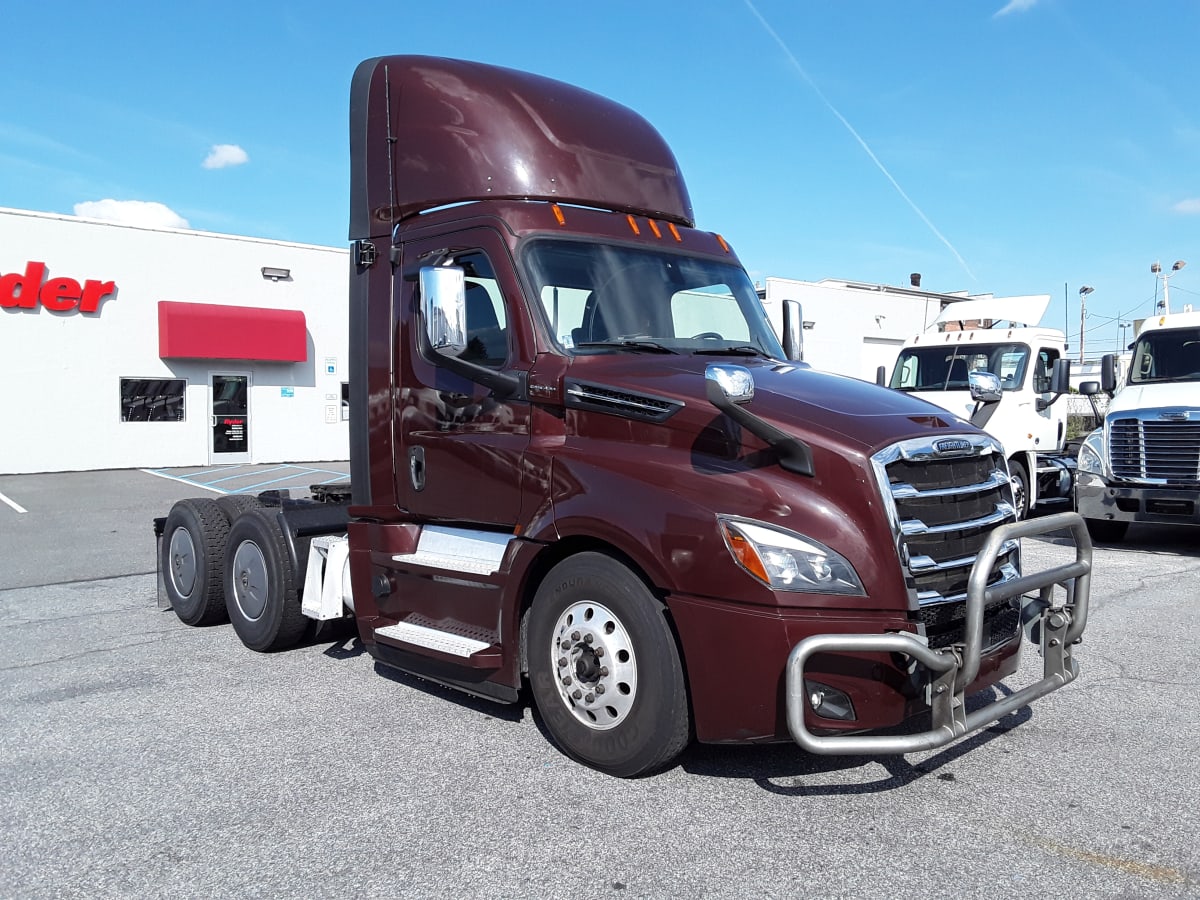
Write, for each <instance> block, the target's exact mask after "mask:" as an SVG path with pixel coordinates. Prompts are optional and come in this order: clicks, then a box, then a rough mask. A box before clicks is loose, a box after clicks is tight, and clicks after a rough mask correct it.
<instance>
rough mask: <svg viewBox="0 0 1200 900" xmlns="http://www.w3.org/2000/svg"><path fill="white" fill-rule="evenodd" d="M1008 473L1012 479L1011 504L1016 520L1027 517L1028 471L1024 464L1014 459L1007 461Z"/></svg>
mask: <svg viewBox="0 0 1200 900" xmlns="http://www.w3.org/2000/svg"><path fill="white" fill-rule="evenodd" d="M1008 474H1009V477H1010V478H1011V479H1012V490H1013V506H1014V507H1016V510H1017V521H1018V522H1020V521H1021V520H1023V519H1026V518H1028V517H1029V473H1028V472H1027V471H1025V464H1024V463H1021V462H1018V461H1017V460H1015V459H1010V460H1009V461H1008Z"/></svg>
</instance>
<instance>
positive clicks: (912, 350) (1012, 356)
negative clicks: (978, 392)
mask: <svg viewBox="0 0 1200 900" xmlns="http://www.w3.org/2000/svg"><path fill="white" fill-rule="evenodd" d="M1029 355H1030V354H1029V347H1028V346H1026V345H1025V344H972V345H971V346H970V347H969V348H968V347H962V346H957V345H954V346H947V345H942V346H940V347H939V346H929V347H907V348H905V349H904V350H901V351H900V356H899V357H898V358H897V359H896V367H895V368H894V369H893V370H892V380H891V385H890V386H891V387H893V388H896V389H897V390H901V391H966V390H970V387H971V386H970V383H969V381H968V378H967V376H968V375H969V374H970V373H971V372H991V373H993V374H994V375H998V376H999V377H1000V387H1001V389H1002V390H1006V391H1015V390H1017V389H1019V388H1020V387H1021V385H1022V384H1023V383H1024V381H1025V370H1026V369H1028V368H1029ZM1039 374H1041V373H1039ZM1047 380H1048V379H1047ZM1039 388H1040V390H1041V391H1046V390H1049V387H1048V386H1046V387H1040V386H1039Z"/></svg>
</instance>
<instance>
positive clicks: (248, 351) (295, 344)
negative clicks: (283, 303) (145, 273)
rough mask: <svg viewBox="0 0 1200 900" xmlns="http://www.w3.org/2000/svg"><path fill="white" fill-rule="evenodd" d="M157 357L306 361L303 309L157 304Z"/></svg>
mask: <svg viewBox="0 0 1200 900" xmlns="http://www.w3.org/2000/svg"><path fill="white" fill-rule="evenodd" d="M158 355H159V357H160V358H161V359H253V360H264V361H270V362H305V361H306V360H307V359H308V335H307V331H306V329H305V324H304V313H302V312H301V311H299V310H295V309H259V308H256V307H247V306H217V305H216V304H212V303H177V302H175V301H172V300H160V301H159V302H158Z"/></svg>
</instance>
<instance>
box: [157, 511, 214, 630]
mask: <svg viewBox="0 0 1200 900" xmlns="http://www.w3.org/2000/svg"><path fill="white" fill-rule="evenodd" d="M228 533H229V523H228V522H227V521H226V519H225V514H224V513H223V512H221V508H220V507H219V506H217V504H216V503H214V502H213V501H212V500H208V499H197V500H180V501H179V502H178V503H176V504H175V505H174V506H172V507H171V512H170V513H168V515H167V521H166V524H165V525H164V526H163V535H162V545H161V549H160V551H159V570H160V571H161V572H162V573H163V587H164V589H165V590H166V593H167V599H168V600H169V601H170V603H171V608H172V609H174V610H175V615H177V616H179V620H180V621H181V622H183V623H184V624H185V625H216V624H217V623H219V622H224V621H225V599H224V597H223V595H222V590H221V573H222V570H223V568H224V564H225V536H226V535H227V534H228Z"/></svg>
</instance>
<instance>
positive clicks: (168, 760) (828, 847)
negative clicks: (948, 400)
mask: <svg viewBox="0 0 1200 900" xmlns="http://www.w3.org/2000/svg"><path fill="white" fill-rule="evenodd" d="M311 468H312V469H321V468H325V466H324V465H323V464H322V465H314V466H312V467H311ZM169 474H172V475H175V476H178V478H180V479H183V480H176V478H174V477H172V478H166V477H161V476H160V475H158V474H151V473H148V472H142V471H121V472H99V473H96V472H93V473H68V474H60V475H36V476H0V495H2V496H3V498H5V499H6V502H3V503H0V536H2V537H0V636H2V637H3V640H4V646H5V652H4V654H3V659H2V661H0V721H2V722H3V728H2V729H0V778H2V782H0V783H3V785H4V787H5V802H4V804H3V805H2V806H0V842H2V846H3V847H4V851H3V853H2V854H0V896H2V897H158V896H167V895H171V896H175V897H179V896H184V897H216V896H256V897H282V896H288V897H291V896H297V897H299V896H304V897H333V896H338V895H346V894H353V895H357V896H363V897H422V898H424V897H455V898H459V897H497V898H510V897H581V896H587V897H614V898H619V897H664V898H665V897H672V898H674V897H739V898H740V897H864V898H871V897H881V898H882V897H887V898H909V897H911V898H942V897H945V898H950V897H997V898H998V897H1004V898H1011V897H1013V896H1017V897H1055V898H1062V897H1089V898H1090V897H1122V898H1125V897H1133V898H1137V897H1155V898H1157V897H1200V849H1198V845H1200V840H1198V837H1200V803H1198V800H1200V792H1198V789H1197V781H1198V777H1200V766H1198V764H1197V761H1196V760H1197V755H1196V749H1195V748H1196V747H1197V745H1198V743H1200V690H1198V686H1200V676H1198V675H1197V658H1196V652H1195V646H1196V643H1195V640H1196V634H1197V633H1198V629H1200V612H1198V611H1200V577H1198V576H1200V535H1193V534H1191V533H1187V532H1185V533H1178V532H1169V531H1165V530H1162V529H1150V528H1134V529H1131V531H1130V534H1129V539H1128V540H1127V541H1126V542H1125V543H1123V544H1122V545H1120V546H1098V547H1097V548H1096V551H1095V564H1094V573H1095V574H1094V578H1093V589H1092V611H1091V618H1090V622H1089V625H1088V630H1087V632H1086V634H1085V640H1084V644H1083V645H1082V647H1081V648H1080V650H1079V654H1078V658H1079V659H1080V660H1081V663H1082V668H1083V674H1082V675H1081V677H1080V679H1079V680H1078V681H1076V682H1075V683H1073V684H1071V685H1068V686H1067V687H1065V688H1063V689H1062V690H1060V691H1058V692H1056V693H1053V694H1051V695H1049V696H1048V697H1045V698H1043V699H1042V700H1040V701H1038V702H1037V703H1035V704H1033V705H1032V706H1031V707H1029V708H1026V709H1023V710H1021V711H1019V712H1017V713H1015V714H1013V715H1012V716H1009V717H1007V718H1006V719H1004V720H1002V721H1001V722H999V723H997V724H996V725H994V726H993V727H991V728H989V729H987V730H986V731H984V732H982V733H980V734H978V735H976V736H974V737H971V738H969V739H967V740H965V741H963V742H961V743H959V744H955V745H951V746H950V747H948V748H945V749H943V750H941V751H937V752H932V753H919V754H909V755H908V756H905V757H890V758H889V757H814V756H809V755H806V754H804V753H803V752H801V751H800V750H799V749H798V748H796V747H793V746H775V747H758V748H753V747H750V748H747V747H738V748H734V747H702V746H693V747H691V748H690V749H688V750H687V751H686V752H685V753H684V755H683V757H682V758H681V760H680V763H679V764H678V765H677V766H675V767H674V768H672V769H669V770H668V771H666V772H663V773H661V774H659V775H656V776H653V777H650V778H645V779H640V780H634V781H621V780H616V779H611V778H608V777H605V776H603V775H600V774H598V773H596V772H593V771H591V770H588V769H585V768H582V767H580V766H578V765H576V764H575V763H572V762H571V761H570V760H568V759H566V758H565V757H564V756H562V755H561V754H560V753H559V752H558V751H557V750H556V749H555V748H554V747H553V746H552V745H551V744H550V743H549V742H548V740H547V739H546V737H545V736H544V734H543V733H542V731H541V729H540V728H539V725H538V721H537V719H536V717H535V716H533V715H532V714H531V713H530V711H529V710H528V709H523V710H522V709H510V708H505V707H500V706H494V705H492V704H489V703H487V702H484V701H477V700H473V699H470V698H467V697H463V696H459V695H457V694H454V693H451V692H448V691H445V690H443V689H441V688H437V687H434V686H430V685H428V684H425V683H423V682H421V681H419V680H416V679H413V678H409V677H407V676H403V675H399V674H394V673H391V672H389V671H388V670H385V669H381V668H378V667H376V666H375V664H374V663H373V661H372V660H371V658H370V657H369V656H367V655H366V654H365V653H363V652H362V650H361V647H360V646H359V645H358V642H357V640H356V638H355V637H354V635H353V634H350V633H346V632H338V633H335V634H332V635H326V637H325V638H324V639H322V640H318V641H316V642H313V643H309V644H306V645H304V646H302V647H300V648H298V649H296V650H293V651H288V652H285V653H279V654H271V655H261V654H255V653H251V652H250V651H248V650H246V649H244V648H243V647H242V646H241V644H240V643H239V642H238V640H237V638H236V636H235V635H234V634H233V631H232V630H231V629H230V628H229V627H228V626H218V627H212V628H201V629H193V628H187V627H185V626H184V625H182V624H181V623H180V622H179V621H178V619H177V618H176V617H175V615H174V614H173V613H172V612H171V611H169V610H160V609H159V608H158V606H157V604H156V602H155V579H154V547H153V545H154V540H153V533H152V530H151V521H152V519H153V517H154V516H161V515H165V514H166V512H167V510H168V509H169V506H170V504H171V503H172V502H174V500H175V499H179V498H181V497H186V496H203V495H205V494H206V491H207V492H212V491H214V490H224V489H226V488H227V487H230V486H232V485H233V484H234V483H235V482H240V480H241V478H242V477H243V476H244V478H245V479H246V480H247V481H250V480H253V479H259V480H258V481H255V482H254V483H255V484H258V483H260V482H261V481H263V480H268V479H269V478H273V477H282V473H276V475H271V474H270V473H263V472H261V470H260V471H259V472H257V473H255V472H245V473H241V474H240V475H239V476H238V478H237V479H233V480H229V481H224V480H213V481H211V483H209V484H208V485H207V488H206V487H204V486H203V485H202V481H203V479H205V478H210V477H211V476H214V475H215V476H216V479H225V478H226V477H227V476H229V475H231V474H232V473H231V472H222V473H211V472H210V473H208V474H203V475H202V474H201V473H200V472H199V471H192V472H189V473H188V474H180V473H178V472H173V473H169ZM312 474H313V473H312V472H308V473H305V474H304V477H303V478H302V479H301V480H304V481H307V479H309V478H311V476H312ZM330 477H333V476H332V475H330ZM316 481H319V479H317V480H316ZM316 481H314V483H316ZM279 484H283V482H279ZM255 489H261V488H255ZM295 489H296V490H301V491H302V490H303V489H304V485H302V484H297V485H296V486H295ZM13 504H15V505H16V506H17V507H19V508H20V509H23V510H25V511H24V512H18V511H17V509H16V508H14V506H13ZM1069 552H1070V551H1069V548H1067V547H1065V546H1063V545H1062V544H1061V543H1060V542H1058V541H1056V540H1026V541H1025V548H1024V554H1025V561H1026V567H1027V568H1029V567H1032V566H1037V565H1046V564H1049V563H1050V562H1051V561H1054V562H1058V561H1062V560H1063V559H1065V558H1066V557H1067V555H1068V554H1069ZM1039 662H1040V660H1039V658H1038V656H1037V654H1036V652H1033V650H1032V648H1027V652H1026V654H1025V660H1024V663H1023V666H1022V670H1021V672H1020V673H1018V675H1017V676H1016V677H1014V678H1013V679H1010V681H1011V682H1012V686H1013V687H1019V686H1020V685H1021V684H1023V683H1027V682H1028V681H1031V680H1033V679H1034V678H1035V677H1036V672H1037V667H1038V664H1039ZM712 664H719V660H717V661H714V662H713V663H712Z"/></svg>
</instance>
